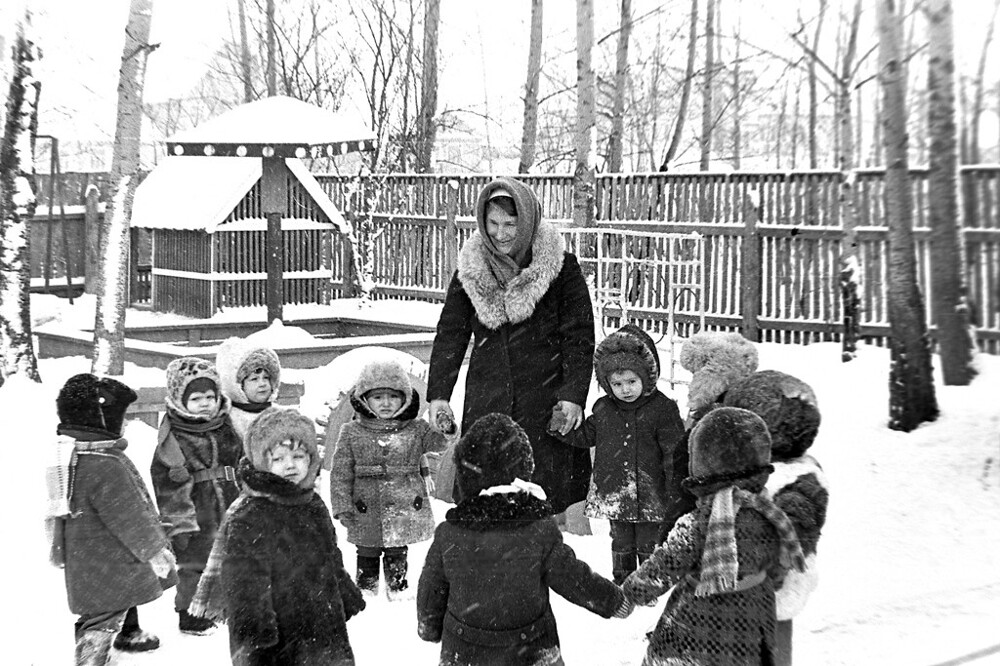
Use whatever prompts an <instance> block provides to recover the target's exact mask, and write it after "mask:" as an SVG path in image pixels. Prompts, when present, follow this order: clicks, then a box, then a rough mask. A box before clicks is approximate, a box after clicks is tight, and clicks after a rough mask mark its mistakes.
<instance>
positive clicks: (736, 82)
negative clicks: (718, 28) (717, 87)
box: [732, 0, 743, 171]
mask: <svg viewBox="0 0 1000 666" xmlns="http://www.w3.org/2000/svg"><path fill="white" fill-rule="evenodd" d="M742 24H743V12H742V7H741V2H740V0H736V26H735V27H734V28H733V42H735V48H736V53H735V54H733V157H732V163H733V168H734V169H736V170H737V171H739V169H740V161H741V158H742V152H741V147H742V146H741V144H742V142H743V136H742V131H741V129H742V128H741V127H740V121H741V119H742V114H743V90H742V86H743V83H742V82H741V81H740V44H741V43H742V39H741V38H740V30H741V28H742Z"/></svg>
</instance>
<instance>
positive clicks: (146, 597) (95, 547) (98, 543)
mask: <svg viewBox="0 0 1000 666" xmlns="http://www.w3.org/2000/svg"><path fill="white" fill-rule="evenodd" d="M60 432H61V433H62V434H64V435H66V436H69V437H73V438H74V439H76V440H78V441H82V442H94V441H99V440H108V439H109V438H108V436H107V435H102V434H99V433H95V432H94V431H87V430H86V429H84V430H74V429H69V428H61V429H60ZM127 445H128V443H127V442H126V441H125V440H124V439H118V438H115V439H114V444H113V445H110V444H109V446H107V447H101V448H100V449H99V450H88V451H80V452H79V453H78V456H77V463H76V468H75V472H74V477H73V493H72V496H71V498H70V510H71V511H72V516H71V517H70V518H67V519H66V521H65V540H66V569H65V573H66V594H67V596H68V598H69V609H70V611H71V612H73V613H75V614H78V615H82V614H92V613H104V612H109V611H117V610H125V609H126V608H130V607H132V606H137V605H139V604H144V603H148V602H150V601H152V600H154V599H156V598H158V597H159V596H160V595H161V594H163V588H164V585H163V584H161V581H160V580H159V579H158V578H157V577H156V574H154V573H153V568H152V566H151V565H150V563H149V561H150V560H151V559H152V558H153V556H154V555H156V554H157V553H159V552H160V551H161V550H163V549H164V548H165V547H166V546H167V538H166V536H165V535H164V533H163V529H162V528H161V527H160V519H159V515H158V514H157V512H156V508H155V507H154V506H153V502H152V500H151V499H150V497H149V493H148V492H147V490H146V484H145V483H144V482H143V480H142V477H140V476H139V471H138V470H137V469H136V468H135V465H134V464H132V461H131V460H130V459H129V457H128V456H127V455H126V454H125V447H126V446H127ZM170 584H172V582H171V583H170Z"/></svg>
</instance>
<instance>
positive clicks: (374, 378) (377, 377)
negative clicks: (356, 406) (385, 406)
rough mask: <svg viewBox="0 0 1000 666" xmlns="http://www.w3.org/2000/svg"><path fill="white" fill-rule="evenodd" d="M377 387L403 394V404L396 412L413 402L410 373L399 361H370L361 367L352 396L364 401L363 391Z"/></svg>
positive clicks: (403, 409)
mask: <svg viewBox="0 0 1000 666" xmlns="http://www.w3.org/2000/svg"><path fill="white" fill-rule="evenodd" d="M378 388H387V389H392V390H394V391H399V392H400V393H402V394H403V404H402V406H401V407H400V408H399V412H398V413H402V412H404V411H405V410H406V408H407V407H409V406H410V403H411V402H413V387H412V386H411V384H410V375H408V374H407V373H406V368H404V367H403V366H402V364H401V363H399V361H395V360H385V361H381V360H379V361H371V362H370V363H368V364H367V365H366V366H365V367H364V368H362V369H361V374H359V375H358V380H357V381H356V382H354V392H353V393H354V397H355V398H357V399H358V400H361V401H364V398H365V393H368V391H372V390H374V389H378Z"/></svg>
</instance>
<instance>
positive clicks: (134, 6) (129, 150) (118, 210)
mask: <svg viewBox="0 0 1000 666" xmlns="http://www.w3.org/2000/svg"><path fill="white" fill-rule="evenodd" d="M152 18H153V0H131V2H130V3H129V13H128V24H127V25H126V26H125V47H124V49H123V50H122V61H121V68H120V69H119V71H118V112H117V119H116V122H115V144H114V155H113V156H112V159H111V176H110V179H111V192H110V195H109V197H108V202H107V205H106V206H105V210H104V233H103V234H102V235H101V264H100V278H99V282H98V290H97V310H96V318H95V319H96V320H95V322H94V355H93V363H92V368H91V369H92V372H93V373H94V374H103V375H121V374H123V373H124V372H125V306H126V300H127V299H128V278H129V276H128V258H129V224H130V223H131V220H132V199H133V198H134V196H135V188H136V186H137V185H138V176H139V149H140V145H141V143H140V140H141V135H140V132H141V129H142V90H143V85H144V83H145V79H146V60H147V57H148V56H149V53H150V51H152V50H153V49H154V48H156V47H155V46H153V45H150V44H149V29H150V24H151V22H152Z"/></svg>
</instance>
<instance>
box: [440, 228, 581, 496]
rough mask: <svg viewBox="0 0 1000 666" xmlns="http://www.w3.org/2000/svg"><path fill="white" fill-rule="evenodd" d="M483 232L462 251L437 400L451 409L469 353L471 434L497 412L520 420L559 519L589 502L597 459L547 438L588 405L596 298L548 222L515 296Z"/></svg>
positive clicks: (449, 298) (449, 303) (443, 337)
mask: <svg viewBox="0 0 1000 666" xmlns="http://www.w3.org/2000/svg"><path fill="white" fill-rule="evenodd" d="M486 251H487V250H485V249H484V247H483V241H482V238H481V237H480V236H479V235H478V232H477V233H475V234H473V235H472V237H470V238H469V240H468V241H467V242H466V243H465V245H463V247H462V251H461V254H460V257H459V267H458V271H457V272H456V274H455V275H454V276H453V277H452V280H451V283H450V285H449V286H448V293H447V295H446V296H445V303H444V307H443V308H442V310H441V317H440V319H439V321H438V326H437V335H436V336H435V338H434V347H433V350H432V352H431V361H430V371H429V376H428V381H427V398H428V400H437V399H441V400H450V399H451V393H452V389H453V388H454V386H455V382H456V380H457V378H458V373H459V370H460V369H461V367H462V362H463V359H464V357H465V352H466V349H467V347H468V346H469V340H470V338H471V339H472V341H473V344H472V356H471V358H470V361H469V371H468V375H467V378H466V388H465V402H464V409H463V414H462V429H463V431H465V430H468V428H469V427H471V426H472V424H473V423H475V421H476V419H478V418H479V417H480V416H482V415H484V414H488V413H490V412H499V413H501V414H506V415H508V416H510V417H511V418H513V419H514V420H515V421H516V422H517V423H518V424H519V425H520V426H521V427H522V428H524V430H525V432H526V433H527V434H528V438H529V439H530V440H531V447H532V451H533V453H534V458H535V473H534V476H533V478H532V479H531V480H532V481H534V482H535V483H537V484H539V485H540V486H542V487H543V488H544V489H545V493H546V495H547V496H548V498H549V501H550V502H551V503H552V506H553V508H554V509H555V510H556V511H557V512H561V511H563V510H565V509H566V507H567V506H569V505H570V504H573V503H574V502H578V501H580V500H582V499H584V498H585V497H586V495H587V485H588V479H589V476H590V454H589V452H587V451H585V450H582V449H578V448H574V447H571V446H567V445H566V444H564V443H562V442H560V441H559V440H557V439H555V438H554V437H552V436H551V435H549V434H548V433H547V432H546V426H547V425H548V420H549V416H550V414H551V412H552V407H553V405H555V404H556V402H558V401H560V400H566V401H568V402H573V403H576V404H578V405H580V406H581V407H583V406H584V405H585V404H586V402H587V392H588V391H589V389H590V377H591V371H592V363H593V353H594V319H593V312H592V310H591V303H590V293H589V291H588V289H587V283H586V281H585V280H584V277H583V273H582V271H581V270H580V265H579V263H577V260H576V257H575V256H574V255H573V254H570V253H568V252H564V251H563V243H562V238H561V236H560V235H559V232H558V230H557V229H555V228H554V227H552V226H551V225H549V224H547V223H545V222H541V223H539V226H538V232H537V236H536V238H535V243H534V245H533V246H532V260H531V263H530V264H529V265H528V266H527V267H526V268H525V269H523V270H522V271H521V273H520V275H518V276H517V277H516V278H514V280H512V281H511V282H510V283H509V284H508V285H506V287H503V286H501V285H499V283H497V282H496V280H495V278H493V276H492V273H491V272H490V269H489V268H488V266H487V264H486V261H485V260H484V259H483V253H484V252H486Z"/></svg>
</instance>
